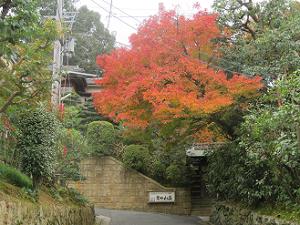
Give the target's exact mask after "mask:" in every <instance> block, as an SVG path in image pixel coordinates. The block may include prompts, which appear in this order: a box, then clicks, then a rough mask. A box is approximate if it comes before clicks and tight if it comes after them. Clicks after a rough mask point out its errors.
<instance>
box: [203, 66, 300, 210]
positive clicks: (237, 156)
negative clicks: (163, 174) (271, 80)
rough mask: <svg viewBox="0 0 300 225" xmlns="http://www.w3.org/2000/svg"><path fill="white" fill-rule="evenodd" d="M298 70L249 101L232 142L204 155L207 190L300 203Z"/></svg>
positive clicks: (242, 198) (249, 198) (239, 197)
mask: <svg viewBox="0 0 300 225" xmlns="http://www.w3.org/2000/svg"><path fill="white" fill-rule="evenodd" d="M299 105H300V73H299V72H297V73H294V74H292V75H290V76H288V77H286V78H284V79H282V80H278V81H277V82H276V85H275V86H274V87H273V88H271V89H270V90H269V91H268V93H267V94H265V95H264V96H262V98H261V100H260V102H259V103H257V105H256V106H253V108H252V109H251V111H250V113H249V115H247V116H245V118H244V119H245V121H244V123H243V124H242V126H241V129H240V132H241V133H240V137H239V139H238V140H237V142H236V144H233V145H229V146H227V148H225V149H222V150H220V151H218V152H215V153H214V154H212V155H211V156H210V157H209V162H210V163H209V167H208V171H209V174H208V178H209V183H210V190H211V191H212V192H213V193H216V194H218V195H219V196H220V197H222V198H226V199H235V200H238V201H243V202H246V203H248V204H249V205H253V204H257V203H262V202H267V203H284V204H289V203H297V204H300V195H299V193H300V189H299V186H300V165H299V162H300V144H299V141H298V140H299V139H297V135H298V138H299V127H300V107H299Z"/></svg>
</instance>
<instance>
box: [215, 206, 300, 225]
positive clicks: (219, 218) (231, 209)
mask: <svg viewBox="0 0 300 225" xmlns="http://www.w3.org/2000/svg"><path fill="white" fill-rule="evenodd" d="M210 221H211V222H212V223H213V224H214V225H299V224H298V223H293V222H288V221H283V220H280V219H278V218H274V217H271V216H264V215H260V214H258V213H255V212H253V211H251V210H248V209H244V208H240V207H238V206H233V205H229V204H225V203H217V204H216V205H215V207H214V210H213V213H212V216H211V220H210Z"/></svg>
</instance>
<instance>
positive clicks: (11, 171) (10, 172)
mask: <svg viewBox="0 0 300 225" xmlns="http://www.w3.org/2000/svg"><path fill="white" fill-rule="evenodd" d="M0 179H3V180H5V181H6V182H8V183H10V184H12V185H15V186H18V187H20V188H32V181H31V179H30V178H29V177H28V176H26V175H25V174H23V173H21V172H20V171H19V170H17V169H16V168H13V167H10V166H8V165H5V164H2V163H0Z"/></svg>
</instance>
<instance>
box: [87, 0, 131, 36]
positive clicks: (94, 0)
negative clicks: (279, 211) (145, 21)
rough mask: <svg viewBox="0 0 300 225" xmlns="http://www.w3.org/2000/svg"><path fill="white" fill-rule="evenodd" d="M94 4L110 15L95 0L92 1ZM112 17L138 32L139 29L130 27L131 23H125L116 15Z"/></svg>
mask: <svg viewBox="0 0 300 225" xmlns="http://www.w3.org/2000/svg"><path fill="white" fill-rule="evenodd" d="M91 1H92V2H93V3H94V4H96V5H97V6H98V7H100V8H101V9H103V10H104V11H105V12H107V13H109V11H108V10H107V9H105V8H104V7H102V6H101V5H100V4H99V3H98V2H96V1H95V0H91ZM111 16H112V17H114V18H116V19H117V20H119V21H120V22H122V23H123V24H125V25H126V26H128V27H130V28H132V29H134V30H135V31H137V28H136V27H134V26H132V25H130V24H129V23H127V22H125V21H124V20H122V19H120V18H119V17H117V16H115V15H113V14H112V15H111Z"/></svg>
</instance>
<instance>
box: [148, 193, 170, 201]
mask: <svg viewBox="0 0 300 225" xmlns="http://www.w3.org/2000/svg"><path fill="white" fill-rule="evenodd" d="M149 202H150V203H163V202H166V203H168V202H169V203H171V202H175V192H149Z"/></svg>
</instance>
